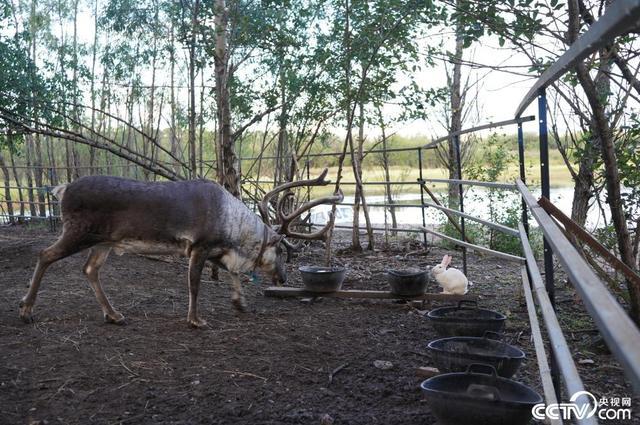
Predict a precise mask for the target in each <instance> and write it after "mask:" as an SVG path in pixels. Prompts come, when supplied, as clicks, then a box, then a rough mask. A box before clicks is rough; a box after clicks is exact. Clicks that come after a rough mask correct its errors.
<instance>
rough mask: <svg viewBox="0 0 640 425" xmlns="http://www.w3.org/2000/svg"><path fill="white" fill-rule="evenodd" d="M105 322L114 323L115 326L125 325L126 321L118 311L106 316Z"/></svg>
mask: <svg viewBox="0 0 640 425" xmlns="http://www.w3.org/2000/svg"><path fill="white" fill-rule="evenodd" d="M104 321H105V322H106V323H112V324H114V325H124V324H125V323H126V321H125V320H124V316H123V315H122V314H120V313H118V312H117V311H116V312H115V313H114V314H105V315H104Z"/></svg>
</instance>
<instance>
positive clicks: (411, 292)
mask: <svg viewBox="0 0 640 425" xmlns="http://www.w3.org/2000/svg"><path fill="white" fill-rule="evenodd" d="M387 278H388V281H389V285H390V286H391V293H392V294H393V295H398V296H401V297H416V296H418V295H422V294H424V292H425V291H426V289H427V272H426V271H420V270H418V269H407V270H388V271H387Z"/></svg>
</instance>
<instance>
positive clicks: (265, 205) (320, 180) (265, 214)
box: [258, 168, 331, 224]
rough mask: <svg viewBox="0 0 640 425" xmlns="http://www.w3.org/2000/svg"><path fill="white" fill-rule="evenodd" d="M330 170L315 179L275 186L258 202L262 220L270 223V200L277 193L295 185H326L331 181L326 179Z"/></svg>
mask: <svg viewBox="0 0 640 425" xmlns="http://www.w3.org/2000/svg"><path fill="white" fill-rule="evenodd" d="M328 172H329V169H328V168H325V169H324V171H323V172H322V174H320V175H319V176H318V177H316V178H315V179H309V180H298V181H295V182H288V183H284V184H281V185H280V186H276V187H274V188H273V189H272V190H271V191H270V192H268V193H267V194H266V195H264V197H263V198H262V201H260V203H259V204H258V211H259V212H260V216H261V217H262V220H263V221H264V222H265V223H267V224H269V223H270V220H269V202H271V198H273V197H274V196H275V195H276V194H278V193H280V192H282V191H283V190H287V189H291V188H294V187H300V186H326V185H328V184H330V183H331V180H325V179H324V178H325V177H326V176H327V173H328Z"/></svg>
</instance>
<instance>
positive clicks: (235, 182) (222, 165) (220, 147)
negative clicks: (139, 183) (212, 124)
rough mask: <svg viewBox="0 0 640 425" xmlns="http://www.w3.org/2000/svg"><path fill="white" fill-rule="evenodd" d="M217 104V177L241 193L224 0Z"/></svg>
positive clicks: (220, 0) (218, 21) (219, 2)
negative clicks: (232, 130)
mask: <svg viewBox="0 0 640 425" xmlns="http://www.w3.org/2000/svg"><path fill="white" fill-rule="evenodd" d="M215 8H216V17H215V28H216V49H215V55H214V59H215V61H214V62H215V74H216V106H217V111H216V115H217V120H218V130H217V137H216V145H217V149H216V151H217V152H218V181H219V183H220V184H222V185H223V186H224V188H225V189H227V190H228V191H229V192H230V193H231V194H232V195H233V196H235V197H237V198H239V197H240V178H239V176H238V172H237V158H236V153H235V149H234V148H235V140H233V137H232V135H231V99H230V91H229V84H230V80H231V78H232V73H231V72H230V66H229V53H228V50H227V19H228V17H227V13H226V6H225V0H216V4H215Z"/></svg>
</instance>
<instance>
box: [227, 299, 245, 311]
mask: <svg viewBox="0 0 640 425" xmlns="http://www.w3.org/2000/svg"><path fill="white" fill-rule="evenodd" d="M231 303H232V304H233V306H234V307H235V309H236V310H238V311H239V312H241V313H244V312H246V311H247V302H246V301H245V300H244V298H232V299H231Z"/></svg>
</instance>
